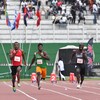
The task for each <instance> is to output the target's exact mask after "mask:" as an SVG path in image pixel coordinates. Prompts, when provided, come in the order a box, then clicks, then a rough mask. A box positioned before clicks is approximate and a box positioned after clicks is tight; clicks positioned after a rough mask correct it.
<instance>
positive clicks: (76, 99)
mask: <svg viewBox="0 0 100 100" xmlns="http://www.w3.org/2000/svg"><path fill="white" fill-rule="evenodd" d="M43 83H44V82H43ZM24 84H26V85H29V84H27V83H26V82H24ZM30 86H32V87H36V88H37V86H35V85H33V84H30ZM41 89H43V90H46V91H49V92H53V93H56V94H59V95H63V96H66V97H69V98H73V99H75V100H82V99H80V98H77V97H74V96H70V95H66V94H64V93H61V92H58V91H55V90H51V89H46V88H41Z"/></svg>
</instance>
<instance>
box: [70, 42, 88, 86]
mask: <svg viewBox="0 0 100 100" xmlns="http://www.w3.org/2000/svg"><path fill="white" fill-rule="evenodd" d="M83 48H84V45H83V44H82V43H80V44H79V49H78V50H74V51H73V53H72V56H71V60H72V59H73V57H75V69H76V77H77V83H78V84H77V88H80V87H81V85H82V83H83V81H84V75H85V66H86V65H85V64H86V62H87V56H86V53H85V50H83Z"/></svg>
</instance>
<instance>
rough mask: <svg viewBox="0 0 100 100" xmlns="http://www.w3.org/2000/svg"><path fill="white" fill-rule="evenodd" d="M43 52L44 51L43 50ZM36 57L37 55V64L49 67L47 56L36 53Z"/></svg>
mask: <svg viewBox="0 0 100 100" xmlns="http://www.w3.org/2000/svg"><path fill="white" fill-rule="evenodd" d="M42 54H44V53H43V52H42ZM35 57H36V66H40V67H41V68H46V67H47V63H46V59H45V58H43V57H41V56H40V55H39V54H38V53H35Z"/></svg>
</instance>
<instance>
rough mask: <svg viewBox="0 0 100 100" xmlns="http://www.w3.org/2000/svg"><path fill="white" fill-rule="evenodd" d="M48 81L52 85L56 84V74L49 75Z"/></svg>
mask: <svg viewBox="0 0 100 100" xmlns="http://www.w3.org/2000/svg"><path fill="white" fill-rule="evenodd" d="M50 81H51V82H52V83H54V82H55V83H56V82H57V79H56V74H55V73H51V75H50Z"/></svg>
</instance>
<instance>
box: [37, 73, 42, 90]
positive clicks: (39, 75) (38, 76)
mask: <svg viewBox="0 0 100 100" xmlns="http://www.w3.org/2000/svg"><path fill="white" fill-rule="evenodd" d="M40 80H41V74H40V72H37V84H38V89H40V88H41V87H40Z"/></svg>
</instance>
